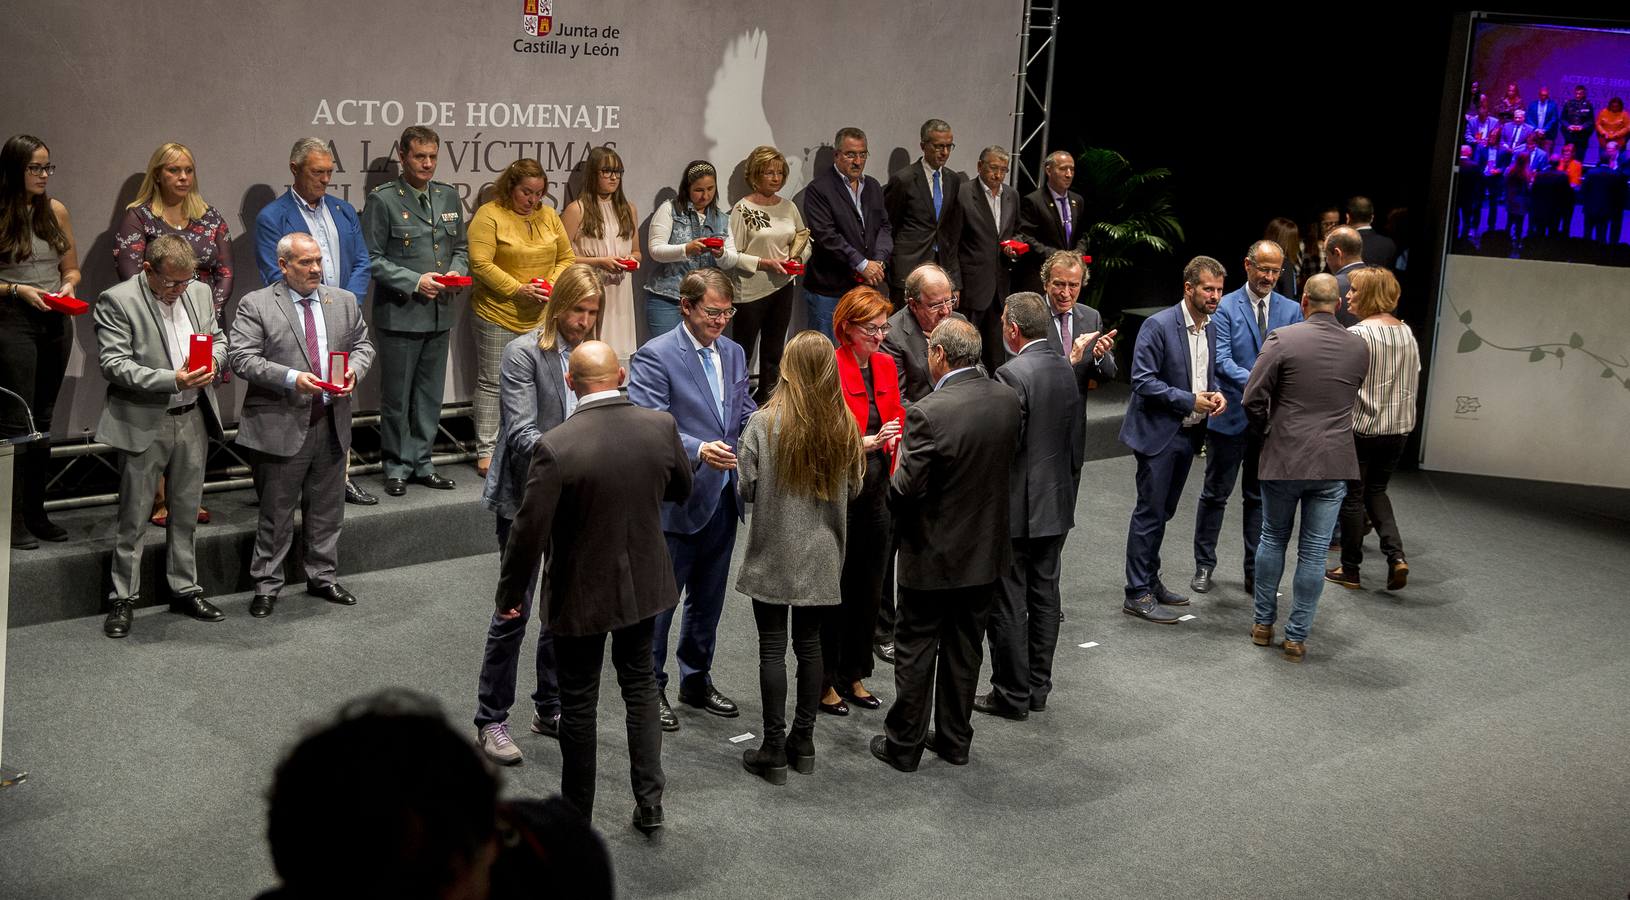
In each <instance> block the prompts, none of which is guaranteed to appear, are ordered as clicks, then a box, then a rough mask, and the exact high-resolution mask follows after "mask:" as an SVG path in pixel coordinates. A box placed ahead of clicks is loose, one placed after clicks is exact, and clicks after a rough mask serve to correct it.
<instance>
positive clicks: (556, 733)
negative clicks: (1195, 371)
mask: <svg viewBox="0 0 1630 900" xmlns="http://www.w3.org/2000/svg"><path fill="white" fill-rule="evenodd" d="M532 733H533V734H541V735H543V736H544V737H552V738H555V739H557V740H558V739H559V738H560V713H558V712H557V713H554V714H552V715H548V716H545V715H544V714H543V713H540V712H537V711H535V710H534V711H533V713H532Z"/></svg>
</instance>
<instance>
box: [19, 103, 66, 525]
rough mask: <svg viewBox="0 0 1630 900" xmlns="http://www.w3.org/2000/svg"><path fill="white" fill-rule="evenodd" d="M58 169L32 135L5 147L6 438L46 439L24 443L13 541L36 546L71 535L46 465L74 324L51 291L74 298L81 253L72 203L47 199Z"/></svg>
mask: <svg viewBox="0 0 1630 900" xmlns="http://www.w3.org/2000/svg"><path fill="white" fill-rule="evenodd" d="M56 170H57V167H56V166H55V165H52V163H51V151H50V149H49V148H47V147H46V146H45V142H44V141H42V140H40V139H39V138H37V137H34V136H33V135H28V134H19V135H15V136H13V137H11V138H10V139H8V140H7V141H6V143H5V145H4V146H0V388H4V389H5V390H6V391H9V392H11V393H12V394H15V395H16V396H14V397H13V396H4V395H0V437H16V436H18V435H22V434H27V433H28V432H29V417H28V413H27V412H25V410H24V408H23V406H22V404H23V403H26V404H28V409H30V410H32V411H33V417H34V420H33V426H34V430H36V431H40V432H43V433H44V434H45V435H46V437H45V438H43V439H41V440H38V441H34V442H32V443H28V444H25V445H23V448H22V451H21V452H20V453H19V454H18V456H17V469H16V471H15V472H14V473H13V479H12V506H11V546H12V547H13V548H15V549H20V550H32V549H34V548H35V547H38V546H39V545H40V544H39V540H38V539H39V538H44V539H45V540H48V541H65V540H67V539H68V532H66V531H64V530H63V529H62V528H61V527H60V526H58V525H56V524H54V523H52V522H51V520H50V519H49V518H47V517H46V515H45V484H46V480H47V479H46V466H47V464H48V463H49V462H50V459H51V441H50V434H51V414H52V412H53V411H54V410H55V408H56V405H57V392H58V391H60V390H61V389H62V376H63V373H65V372H66V371H67V369H68V351H69V349H70V347H71V345H72V342H73V326H72V324H71V323H70V322H69V320H68V317H67V316H66V315H63V314H62V313H60V312H56V311H53V310H52V308H51V306H50V305H49V304H48V303H47V300H46V295H47V294H48V293H54V294H57V295H63V296H67V297H72V296H73V295H74V291H75V289H76V288H77V286H78V285H79V254H78V252H77V250H76V249H75V248H74V228H73V224H72V223H71V222H70V221H69V219H68V208H67V207H66V206H63V205H62V202H61V201H60V200H53V199H51V198H50V197H48V196H46V193H45V188H46V185H47V184H48V183H50V181H51V175H52V174H53V173H54V172H56Z"/></svg>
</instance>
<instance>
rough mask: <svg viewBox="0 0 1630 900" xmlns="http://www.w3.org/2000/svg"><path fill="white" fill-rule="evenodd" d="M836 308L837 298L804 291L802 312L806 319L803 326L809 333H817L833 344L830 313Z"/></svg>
mask: <svg viewBox="0 0 1630 900" xmlns="http://www.w3.org/2000/svg"><path fill="white" fill-rule="evenodd" d="M837 308H838V298H837V297H829V296H827V295H826V294H817V293H815V292H814V291H810V290H805V291H804V312H805V317H806V318H807V319H808V324H807V325H806V326H805V327H807V328H808V329H809V330H810V331H819V332H820V333H821V336H822V337H824V338H826V339H827V340H829V341H832V342H833V343H836V342H837V339H836V338H834V337H833V336H832V313H833V312H834V311H835V310H837Z"/></svg>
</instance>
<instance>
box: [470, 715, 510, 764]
mask: <svg viewBox="0 0 1630 900" xmlns="http://www.w3.org/2000/svg"><path fill="white" fill-rule="evenodd" d="M476 742H477V743H478V744H479V745H480V746H481V752H482V753H485V754H487V758H488V759H490V760H492V761H493V762H495V763H497V764H498V765H500V766H518V765H520V764H521V748H520V747H517V746H516V745H515V742H514V741H512V740H510V737H509V725H508V724H507V723H504V722H493V723H492V724H490V725H487V726H484V727H483V728H482V729H481V731H480V733H479V734H477V735H476Z"/></svg>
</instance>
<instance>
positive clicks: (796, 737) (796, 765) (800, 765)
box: [786, 731, 815, 775]
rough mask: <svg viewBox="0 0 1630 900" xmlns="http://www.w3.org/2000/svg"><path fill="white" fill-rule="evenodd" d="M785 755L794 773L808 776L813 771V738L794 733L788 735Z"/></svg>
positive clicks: (811, 735)
mask: <svg viewBox="0 0 1630 900" xmlns="http://www.w3.org/2000/svg"><path fill="white" fill-rule="evenodd" d="M786 754H787V764H788V765H790V766H791V767H792V770H793V771H794V772H797V773H798V774H800V775H808V774H809V773H811V772H813V771H815V736H814V735H813V734H807V733H799V732H796V731H794V732H792V733H790V734H788V735H787V747H786Z"/></svg>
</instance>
